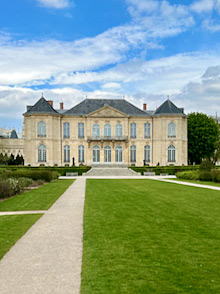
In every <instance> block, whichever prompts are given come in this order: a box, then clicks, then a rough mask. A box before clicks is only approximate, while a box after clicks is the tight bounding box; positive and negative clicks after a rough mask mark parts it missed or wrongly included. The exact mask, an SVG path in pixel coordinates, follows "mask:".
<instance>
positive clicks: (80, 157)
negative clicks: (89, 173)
mask: <svg viewBox="0 0 220 294" xmlns="http://www.w3.org/2000/svg"><path fill="white" fill-rule="evenodd" d="M79 162H84V146H83V145H81V146H79Z"/></svg>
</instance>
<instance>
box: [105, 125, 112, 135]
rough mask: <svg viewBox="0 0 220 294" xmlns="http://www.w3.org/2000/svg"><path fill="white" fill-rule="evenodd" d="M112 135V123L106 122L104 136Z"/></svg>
mask: <svg viewBox="0 0 220 294" xmlns="http://www.w3.org/2000/svg"><path fill="white" fill-rule="evenodd" d="M111 135H112V129H111V125H110V124H106V125H105V126H104V137H111Z"/></svg>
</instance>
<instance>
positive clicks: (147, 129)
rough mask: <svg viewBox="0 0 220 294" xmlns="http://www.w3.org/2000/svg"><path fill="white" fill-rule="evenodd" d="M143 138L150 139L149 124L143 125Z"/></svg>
mask: <svg viewBox="0 0 220 294" xmlns="http://www.w3.org/2000/svg"><path fill="white" fill-rule="evenodd" d="M144 138H150V123H145V124H144Z"/></svg>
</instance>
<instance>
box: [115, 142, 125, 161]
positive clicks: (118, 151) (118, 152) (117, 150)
mask: <svg viewBox="0 0 220 294" xmlns="http://www.w3.org/2000/svg"><path fill="white" fill-rule="evenodd" d="M122 158H123V157H122V147H121V146H116V148H115V162H117V163H120V162H122Z"/></svg>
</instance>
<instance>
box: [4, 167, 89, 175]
mask: <svg viewBox="0 0 220 294" xmlns="http://www.w3.org/2000/svg"><path fill="white" fill-rule="evenodd" d="M90 169H91V167H89V166H79V167H78V166H71V167H68V166H61V167H57V166H54V167H50V166H49V167H46V166H45V167H42V166H40V167H32V166H25V167H24V166H0V174H1V173H2V172H3V173H4V172H5V171H6V170H11V171H13V172H14V171H21V170H22V171H23V170H25V171H27V170H28V171H51V172H57V173H58V174H59V175H60V176H65V175H66V173H68V172H77V173H78V175H82V174H83V173H86V172H87V171H89V170H90Z"/></svg>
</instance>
